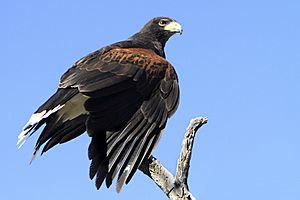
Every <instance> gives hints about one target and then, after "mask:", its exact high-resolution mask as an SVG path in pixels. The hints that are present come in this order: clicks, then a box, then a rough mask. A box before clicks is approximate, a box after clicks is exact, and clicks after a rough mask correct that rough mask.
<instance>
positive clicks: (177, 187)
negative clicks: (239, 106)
mask: <svg viewBox="0 0 300 200" xmlns="http://www.w3.org/2000/svg"><path fill="white" fill-rule="evenodd" d="M207 121H208V119H207V118H203V117H198V118H195V119H192V120H191V121H190V124H189V126H188V128H187V130H186V133H185V136H184V139H183V141H182V147H181V152H180V157H179V159H178V164H177V170H176V175H175V177H174V176H173V175H172V173H171V172H170V171H169V170H167V169H166V168H165V167H164V166H163V165H162V164H161V163H160V162H159V161H158V160H157V159H156V158H155V157H153V156H151V157H150V158H149V159H148V160H146V161H144V162H143V163H142V165H141V166H140V167H139V169H140V170H141V171H142V172H143V173H144V174H146V175H147V176H148V177H150V178H151V179H152V180H153V181H154V182H155V183H156V184H157V185H158V186H159V187H160V189H161V190H162V191H163V192H164V193H165V194H166V195H167V196H168V197H169V199H171V200H193V199H195V197H193V195H192V194H191V192H190V191H189V187H188V184H187V178H188V172H189V168H190V161H191V157H192V148H193V144H194V139H195V136H196V132H197V130H198V129H199V128H200V127H201V126H202V125H203V124H206V123H207Z"/></svg>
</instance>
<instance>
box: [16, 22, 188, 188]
mask: <svg viewBox="0 0 300 200" xmlns="http://www.w3.org/2000/svg"><path fill="white" fill-rule="evenodd" d="M175 33H180V34H181V33H182V27H181V25H180V24H179V23H178V22H177V21H176V20H174V19H171V18H168V17H157V18H154V19H152V20H150V21H149V22H148V23H147V24H146V25H144V27H143V28H142V29H141V30H140V31H139V32H138V33H136V34H134V35H133V36H131V37H130V38H128V39H127V40H124V41H121V42H117V43H114V44H111V45H108V46H106V47H103V48H101V49H99V50H97V51H95V52H93V53H90V54H88V55H87V56H85V57H83V58H82V59H80V60H78V61H77V62H75V64H74V65H73V66H72V67H71V68H69V69H68V70H67V71H66V72H65V73H64V74H63V75H62V77H61V79H60V82H59V86H58V89H57V91H56V93H55V94H54V95H52V96H51V97H50V98H49V99H48V100H47V101H46V102H45V103H44V104H42V105H41V106H40V107H39V108H38V109H37V110H36V111H35V112H34V114H33V115H32V116H31V118H30V119H29V121H28V123H27V124H26V125H25V126H24V128H23V131H22V132H21V134H20V135H19V137H18V139H19V140H18V143H17V144H18V145H19V146H22V144H23V143H24V142H25V140H26V139H27V138H28V137H29V136H31V135H32V134H33V133H34V132H35V131H36V130H38V129H39V128H40V127H41V126H42V125H44V124H45V127H44V129H43V130H42V132H41V134H40V136H39V138H38V140H37V142H36V145H35V149H34V153H33V158H34V157H35V155H36V154H37V152H38V150H39V149H40V147H41V146H42V145H44V146H43V149H42V152H41V154H43V153H44V152H46V151H48V150H49V149H50V148H52V147H53V146H55V145H56V144H61V143H65V142H68V141H70V140H72V139H74V138H76V137H77V136H79V135H81V134H82V133H84V132H85V131H86V132H87V133H88V135H89V136H90V137H91V143H90V145H89V147H88V157H89V159H90V160H91V165H90V173H89V174H90V178H91V179H93V178H94V177H96V187H97V189H99V188H100V186H101V185H102V183H103V181H104V180H105V182H106V186H107V187H110V185H111V184H112V181H113V179H114V178H115V177H116V175H118V178H117V191H118V192H119V191H120V190H121V188H122V186H123V184H124V183H126V184H127V183H128V182H129V181H130V179H131V178H132V176H133V175H134V173H135V172H136V170H137V168H138V167H139V165H140V164H141V163H142V161H143V160H144V159H147V158H149V156H150V155H151V153H152V150H153V148H154V147H155V146H156V144H157V142H158V140H159V138H160V136H161V134H162V130H163V129H164V128H165V126H166V123H167V119H168V118H169V117H170V116H171V115H172V114H173V113H174V112H175V110H176V109H177V106H178V102H179V87H178V78H177V74H176V72H175V70H174V68H173V66H172V65H171V64H170V63H169V62H168V61H167V60H166V56H165V51H164V47H165V44H166V42H167V40H168V39H169V38H170V37H171V36H172V35H174V34H175Z"/></svg>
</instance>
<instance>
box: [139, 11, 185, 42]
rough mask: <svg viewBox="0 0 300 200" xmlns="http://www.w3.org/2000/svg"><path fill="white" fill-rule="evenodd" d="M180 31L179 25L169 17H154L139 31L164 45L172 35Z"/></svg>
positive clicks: (180, 32)
mask: <svg viewBox="0 0 300 200" xmlns="http://www.w3.org/2000/svg"><path fill="white" fill-rule="evenodd" d="M182 31H183V29H182V27H181V25H180V24H179V23H178V22H177V21H176V20H174V19H171V18H169V17H156V18H154V19H152V20H150V21H149V22H148V23H147V24H145V26H144V27H143V28H142V29H141V31H140V33H143V34H148V35H151V36H152V37H155V39H157V40H158V41H159V42H161V43H162V44H163V45H164V44H165V43H166V42H167V41H168V39H169V38H170V37H171V36H172V35H174V34H175V33H179V34H182Z"/></svg>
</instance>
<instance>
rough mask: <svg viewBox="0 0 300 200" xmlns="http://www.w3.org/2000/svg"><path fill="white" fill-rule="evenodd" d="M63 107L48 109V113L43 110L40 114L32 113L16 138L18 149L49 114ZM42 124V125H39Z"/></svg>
mask: <svg viewBox="0 0 300 200" xmlns="http://www.w3.org/2000/svg"><path fill="white" fill-rule="evenodd" d="M63 106H64V105H57V106H56V107H55V108H53V109H50V110H48V111H46V110H43V111H42V112H40V113H34V114H33V115H32V116H31V117H30V119H29V121H28V122H27V124H26V125H25V126H24V128H23V131H22V132H21V133H20V135H19V136H18V142H17V145H18V148H21V147H22V145H23V144H24V143H25V142H26V140H27V138H28V137H30V136H31V135H32V134H33V133H34V132H35V131H36V130H37V129H38V128H39V127H40V126H41V125H42V124H43V123H45V121H44V120H43V119H46V118H47V117H49V116H50V115H51V114H53V113H55V112H57V111H58V110H59V109H61V108H62V107H63ZM41 122H42V123H41Z"/></svg>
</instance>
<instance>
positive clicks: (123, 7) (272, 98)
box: [0, 0, 300, 200]
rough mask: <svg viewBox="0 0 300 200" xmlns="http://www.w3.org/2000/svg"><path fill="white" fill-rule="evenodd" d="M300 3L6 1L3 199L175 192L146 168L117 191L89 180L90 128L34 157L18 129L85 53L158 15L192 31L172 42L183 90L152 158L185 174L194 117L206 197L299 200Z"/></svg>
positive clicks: (194, 183)
mask: <svg viewBox="0 0 300 200" xmlns="http://www.w3.org/2000/svg"><path fill="white" fill-rule="evenodd" d="M299 10H300V1H296V0H295V1H292V0H290V1H276V0H272V1H271V0H270V1H269V0H264V1H258V0H252V1H234V0H228V1H221V0H201V1H196V0H195V1H177V2H176V1H159V0H152V1H145V2H142V1H140V0H139V1H138V0H136V1H134V0H131V1H71V0H69V1H58V0H52V1H47V2H45V1H44V2H42V1H30V0H27V1H13V0H12V1H1V2H0V24H1V31H0V44H1V47H0V56H1V59H0V60H1V64H0V66H1V79H0V84H1V98H0V101H1V102H0V106H1V115H0V119H1V120H0V121H1V139H0V157H1V165H0V166H1V170H0V177H1V181H0V184H1V185H0V199H13V200H15V199H31V200H41V199H43V200H48V199H49V200H53V199H89V200H92V199H165V195H164V194H163V193H162V192H161V191H160V190H159V188H158V187H157V186H156V185H155V184H154V183H153V182H152V181H151V180H150V179H148V178H147V177H146V176H144V175H142V173H141V172H137V173H136V175H135V176H134V178H133V180H132V181H131V182H130V184H129V185H128V186H125V187H124V188H123V190H122V192H121V193H120V194H117V193H116V191H115V189H114V186H115V185H114V186H113V187H112V188H111V189H109V190H108V189H106V188H105V187H103V188H101V189H100V191H97V190H96V188H95V187H94V181H90V180H89V178H88V168H89V161H88V158H87V146H88V144H89V137H88V136H87V135H85V134H84V135H82V136H81V137H79V138H77V139H75V140H74V141H72V142H69V143H68V144H65V145H59V146H57V147H56V148H54V149H53V150H51V151H49V152H48V153H47V154H45V155H44V156H42V157H40V156H38V157H37V159H36V160H35V162H34V163H33V164H32V165H29V164H28V163H29V160H30V158H31V152H32V150H33V146H34V143H35V140H36V139H37V135H38V134H35V135H33V136H32V138H30V140H29V141H27V143H26V144H25V145H24V146H23V147H22V148H21V149H20V150H17V147H16V141H17V136H18V134H19V133H20V131H21V128H22V127H23V125H24V124H25V123H26V122H27V120H28V118H29V117H30V115H31V114H32V112H34V111H35V110H36V108H37V107H38V106H39V105H40V104H41V103H42V102H44V101H45V100H46V99H47V98H48V97H49V96H50V95H51V94H52V93H53V92H55V90H56V86H57V84H58V81H59V78H60V75H61V74H62V73H63V72H64V71H66V69H67V68H68V67H70V66H71V65H72V64H73V63H74V62H75V61H76V60H77V59H79V58H81V57H83V56H85V55H86V54H87V53H89V52H92V51H94V50H96V49H98V48H101V47H102V46H104V45H107V44H110V43H113V42H116V41H119V40H122V39H125V38H127V37H129V36H131V35H132V34H133V33H135V32H137V31H138V30H139V29H140V28H141V27H142V26H143V24H144V23H146V22H147V21H148V20H149V19H151V18H153V17H155V16H161V15H164V16H170V17H173V18H175V19H177V20H178V21H179V22H180V23H181V24H182V25H183V28H184V34H183V35H182V36H174V37H173V38H171V39H170V41H169V42H168V44H167V46H166V53H167V57H168V60H169V61H170V62H171V63H172V64H173V65H174V66H175V68H176V70H177V72H178V75H179V78H180V88H181V101H180V106H179V109H178V111H177V113H176V114H175V115H174V116H173V117H172V119H171V120H170V121H169V123H168V126H167V128H166V130H165V133H164V136H163V138H162V140H161V142H160V144H159V146H158V147H157V149H156V150H155V152H154V155H155V156H156V157H158V158H159V160H160V161H161V162H162V163H163V164H164V165H165V166H166V167H167V168H168V169H170V170H171V171H172V172H174V171H175V167H176V162H177V159H178V155H179V151H180V147H181V141H182V137H183V133H184V131H185V128H186V127H187V125H188V123H189V120H190V119H191V118H193V117H196V116H200V115H201V116H207V117H208V118H209V123H208V124H207V125H205V126H204V127H203V128H201V129H200V130H199V132H198V135H197V137H196V141H195V145H194V151H193V157H192V163H191V168H190V176H189V185H190V189H191V191H192V193H193V194H194V195H195V196H196V197H197V198H198V199H200V200H204V199H205V200H240V199H243V200H253V199H256V200H260V199H261V200H265V199H272V200H282V199H289V200H299V199H300V158H299V152H300V145H299V143H300V131H299V124H300V107H299V106H300V93H299V89H300V86H299V82H300V67H299V66H300V26H299V21H300V12H299Z"/></svg>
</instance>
